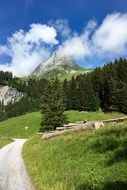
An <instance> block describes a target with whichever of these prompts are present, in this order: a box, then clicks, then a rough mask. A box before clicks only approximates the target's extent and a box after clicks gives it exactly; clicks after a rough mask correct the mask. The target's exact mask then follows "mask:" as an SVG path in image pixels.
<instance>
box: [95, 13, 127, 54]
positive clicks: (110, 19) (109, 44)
mask: <svg viewBox="0 0 127 190" xmlns="http://www.w3.org/2000/svg"><path fill="white" fill-rule="evenodd" d="M92 40H93V45H94V48H95V50H97V53H98V52H101V53H105V52H109V53H110V54H111V53H114V54H119V55H124V54H125V53H126V52H127V47H126V45H127V14H120V13H114V14H111V15H108V16H107V17H106V18H105V19H104V21H103V23H102V24H101V26H100V27H99V28H98V29H97V30H96V31H95V34H94V35H93V39H92Z"/></svg>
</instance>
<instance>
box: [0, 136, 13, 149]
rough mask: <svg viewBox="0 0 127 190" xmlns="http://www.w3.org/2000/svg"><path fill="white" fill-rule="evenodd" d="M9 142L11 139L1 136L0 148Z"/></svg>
mask: <svg viewBox="0 0 127 190" xmlns="http://www.w3.org/2000/svg"><path fill="white" fill-rule="evenodd" d="M11 142H12V140H11V139H3V138H0V149H1V148H2V147H3V146H5V145H7V144H9V143H11Z"/></svg>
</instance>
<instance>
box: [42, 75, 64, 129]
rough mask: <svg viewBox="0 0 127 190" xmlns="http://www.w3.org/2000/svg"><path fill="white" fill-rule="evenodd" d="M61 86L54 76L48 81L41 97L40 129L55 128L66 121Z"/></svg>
mask: <svg viewBox="0 0 127 190" xmlns="http://www.w3.org/2000/svg"><path fill="white" fill-rule="evenodd" d="M64 110H65V104H64V97H63V86H62V84H61V83H60V81H59V80H58V79H57V78H56V79H55V80H52V81H50V82H49V84H48V86H47V88H46V89H45V93H44V95H43V98H42V110H41V111H42V121H41V128H40V131H45V130H46V131H48V130H55V129H56V127H62V126H63V124H64V123H66V122H67V119H66V116H65V115H64Z"/></svg>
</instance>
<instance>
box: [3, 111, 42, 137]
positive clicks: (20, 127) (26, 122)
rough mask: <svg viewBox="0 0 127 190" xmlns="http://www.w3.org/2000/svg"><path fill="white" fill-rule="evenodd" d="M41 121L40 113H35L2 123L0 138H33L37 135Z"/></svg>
mask: <svg viewBox="0 0 127 190" xmlns="http://www.w3.org/2000/svg"><path fill="white" fill-rule="evenodd" d="M40 119H41V115H40V113H39V112H34V113H28V114H26V115H22V116H19V117H15V118H11V119H8V120H6V121H3V122H0V136H1V137H14V138H28V137H31V136H32V135H34V134H36V133H37V131H38V129H39V123H40ZM26 126H27V127H28V131H27V133H26V132H25V127H26Z"/></svg>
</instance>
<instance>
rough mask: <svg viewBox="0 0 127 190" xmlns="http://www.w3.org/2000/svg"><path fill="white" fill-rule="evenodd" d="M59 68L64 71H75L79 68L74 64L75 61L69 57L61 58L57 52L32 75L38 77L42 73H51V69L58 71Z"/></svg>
mask: <svg viewBox="0 0 127 190" xmlns="http://www.w3.org/2000/svg"><path fill="white" fill-rule="evenodd" d="M60 67H63V68H65V67H66V69H67V68H70V69H72V70H73V69H76V68H79V66H78V65H77V64H76V61H75V60H74V58H73V57H71V56H65V55H64V56H63V55H61V54H59V53H58V52H54V53H53V54H52V56H51V57H50V58H49V59H48V60H47V61H45V62H42V63H41V64H40V65H39V66H38V67H37V68H36V69H35V70H34V71H33V73H32V74H33V75H40V74H42V73H45V72H48V71H51V70H53V69H56V68H57V69H58V68H60Z"/></svg>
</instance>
